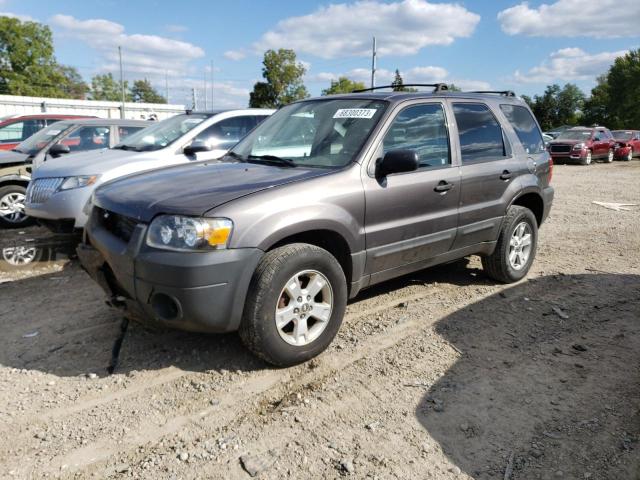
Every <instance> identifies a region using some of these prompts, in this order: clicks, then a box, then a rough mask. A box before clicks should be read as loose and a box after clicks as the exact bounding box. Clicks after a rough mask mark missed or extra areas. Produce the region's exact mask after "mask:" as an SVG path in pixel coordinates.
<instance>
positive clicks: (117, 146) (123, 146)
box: [113, 143, 133, 150]
mask: <svg viewBox="0 0 640 480" xmlns="http://www.w3.org/2000/svg"><path fill="white" fill-rule="evenodd" d="M113 148H114V149H116V148H117V149H118V150H133V147H130V146H129V145H126V144H124V143H119V144H118V145H116V146H115V147H113Z"/></svg>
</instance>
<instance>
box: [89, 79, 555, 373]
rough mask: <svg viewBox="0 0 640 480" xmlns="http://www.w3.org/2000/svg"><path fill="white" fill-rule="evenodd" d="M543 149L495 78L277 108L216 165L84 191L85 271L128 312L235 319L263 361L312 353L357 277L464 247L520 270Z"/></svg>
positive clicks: (500, 266)
mask: <svg viewBox="0 0 640 480" xmlns="http://www.w3.org/2000/svg"><path fill="white" fill-rule="evenodd" d="M551 174H552V163H551V161H550V158H549V154H548V152H547V151H546V149H545V146H544V141H543V139H542V134H541V132H540V129H539V127H538V124H537V123H536V120H535V119H534V117H533V115H532V113H531V111H530V110H529V108H528V107H527V106H526V104H525V103H524V102H523V101H521V100H520V99H519V98H517V97H516V96H515V95H513V93H511V92H495V93H487V92H484V93H454V92H448V91H447V90H446V85H437V86H436V88H435V90H434V91H433V92H431V93H402V92H393V93H379V92H366V93H356V94H347V95H336V96H328V97H322V98H316V99H309V100H303V101H300V102H296V103H293V104H290V105H287V106H285V107H283V108H281V109H280V110H278V111H277V112H276V113H275V114H273V116H271V117H270V118H268V119H267V120H265V121H264V122H263V123H261V124H260V125H259V126H258V127H256V128H255V129H254V130H253V131H252V132H251V133H250V134H249V135H248V136H247V137H245V138H244V139H243V140H241V141H240V142H239V143H238V144H237V145H236V146H235V147H233V148H232V149H231V150H230V151H229V152H228V154H227V155H226V156H224V157H223V158H222V159H221V161H203V162H197V163H194V164H191V165H187V166H178V167H171V168H165V169H161V170H156V171H154V172H148V173H145V174H139V175H134V176H129V177H127V178H123V179H120V180H117V181H114V182H111V183H108V184H105V185H103V186H102V187H100V188H98V189H97V191H96V192H95V193H94V195H93V196H92V204H91V205H92V206H91V213H90V218H89V221H88V223H87V225H86V229H85V237H84V242H83V243H82V244H81V245H80V246H79V248H78V254H79V256H80V259H81V262H82V264H83V266H84V267H85V269H86V270H87V271H88V272H89V273H90V275H91V276H92V277H93V278H94V279H95V280H96V281H97V282H98V283H99V284H100V285H101V286H102V287H103V288H104V289H105V290H106V291H107V293H108V295H109V296H110V297H111V303H112V304H114V305H117V306H121V307H123V308H125V309H126V311H127V312H128V314H129V316H130V317H132V318H139V319H143V320H152V321H156V322H160V323H162V324H165V325H168V326H171V327H174V328H180V329H187V330H192V331H204V332H227V331H234V330H239V332H240V336H241V338H242V339H243V342H244V343H245V345H246V346H247V347H248V348H249V349H250V350H252V351H253V352H254V353H256V354H257V355H259V356H260V357H262V358H263V359H265V360H267V361H268V362H270V363H273V364H275V365H280V366H286V365H293V364H297V363H300V362H303V361H305V360H308V359H310V358H312V357H314V356H315V355H318V354H319V353H320V352H322V351H323V350H324V349H325V348H326V347H327V346H328V345H329V344H330V342H331V341H332V339H333V338H334V336H335V335H336V333H337V331H338V329H339V327H340V324H341V322H342V318H343V315H344V312H345V307H346V304H347V300H348V299H349V298H353V297H354V296H356V295H357V293H358V292H359V291H360V290H362V289H363V288H366V287H369V286H371V285H374V284H377V283H380V282H383V281H385V280H388V279H391V278H394V277H398V276H400V275H404V274H407V273H410V272H414V271H416V270H420V269H423V268H426V267H429V266H432V265H436V264H440V263H444V262H450V261H452V260H455V259H458V258H461V257H465V256H468V255H480V256H481V257H482V263H483V266H484V269H485V270H486V272H487V274H488V275H489V276H490V277H492V278H494V279H496V280H498V281H501V282H515V281H518V280H520V279H521V278H523V277H524V276H525V275H526V274H527V272H528V270H529V268H530V266H531V264H532V262H533V259H534V256H535V253H536V246H537V241H538V228H539V226H540V225H541V224H542V222H543V221H544V220H545V218H546V217H547V215H548V214H549V210H550V208H551V203H552V200H553V188H552V187H551V186H550V185H549V182H550V180H551Z"/></svg>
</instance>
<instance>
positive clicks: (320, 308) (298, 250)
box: [239, 243, 347, 367]
mask: <svg viewBox="0 0 640 480" xmlns="http://www.w3.org/2000/svg"><path fill="white" fill-rule="evenodd" d="M346 306H347V282H346V279H345V275H344V272H343V271H342V267H341V266H340V264H339V263H338V261H337V260H336V259H335V257H333V255H331V254H330V253H329V252H327V251H326V250H324V249H322V248H320V247H316V246H315V245H309V244H305V243H294V244H291V245H285V246H283V247H279V248H276V249H274V250H271V251H269V252H267V253H266V254H265V256H264V257H263V259H262V260H261V261H260V263H259V264H258V267H257V268H256V271H255V273H254V275H253V278H252V280H251V284H250V286H249V294H248V295H247V299H246V302H245V307H244V313H243V316H242V323H241V324H240V331H239V333H240V338H241V339H242V342H243V343H244V345H245V346H246V347H247V348H248V349H249V350H251V351H252V352H253V353H254V354H256V355H257V356H259V357H260V358H262V359H264V360H266V361H267V362H269V363H271V364H273V365H277V366H280V367H287V366H291V365H297V364H299V363H302V362H305V361H307V360H310V359H311V358H313V357H315V356H317V355H319V354H320V353H321V352H322V351H324V350H325V349H326V348H327V347H328V346H329V344H330V343H331V341H332V340H333V338H334V337H335V336H336V334H337V333H338V330H339V328H340V325H341V324H342V318H343V317H344V312H345V309H346Z"/></svg>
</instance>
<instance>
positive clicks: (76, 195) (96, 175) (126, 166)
mask: <svg viewBox="0 0 640 480" xmlns="http://www.w3.org/2000/svg"><path fill="white" fill-rule="evenodd" d="M271 113H273V110H264V109H245V110H230V111H218V112H192V113H185V114H182V115H176V116H174V117H171V118H168V119H166V120H163V121H162V122H159V123H155V124H152V125H151V126H150V127H148V128H146V129H144V130H143V131H140V132H138V133H136V134H134V135H131V136H130V137H128V138H127V139H126V140H125V141H124V142H121V143H120V144H118V145H116V146H115V147H114V148H113V149H111V150H103V151H100V152H87V153H84V154H78V155H73V156H69V157H67V158H65V159H64V160H62V159H60V160H58V159H54V160H51V161H48V162H47V163H46V164H45V165H43V166H42V167H41V168H38V169H37V170H36V171H35V172H34V175H33V180H32V182H31V184H30V185H29V189H28V190H27V200H26V209H25V210H26V213H27V215H29V216H32V217H35V218H37V219H38V221H39V222H40V223H42V224H44V225H46V226H48V227H49V228H51V229H52V230H54V231H56V232H65V231H71V230H73V229H77V228H82V227H83V226H84V224H85V222H86V220H87V215H86V213H85V212H84V211H83V208H84V206H85V205H86V203H87V200H89V198H90V197H91V194H92V193H93V190H94V189H95V188H96V187H97V186H99V185H101V184H103V183H105V182H108V181H110V180H113V179H115V178H119V177H123V176H125V175H130V174H132V173H138V172H142V171H145V170H152V169H155V168H160V167H166V166H170V165H175V164H179V163H190V162H194V161H196V160H213V159H216V158H219V157H221V156H222V155H224V154H225V153H226V152H227V150H229V148H231V147H232V146H233V145H235V144H236V143H237V142H238V140H240V139H241V138H242V137H243V136H245V135H246V134H247V133H248V132H249V131H251V130H252V129H253V128H254V127H255V126H256V125H257V124H258V123H260V122H261V121H262V120H264V119H265V118H266V117H268V116H269V115H270V114H271ZM176 188H180V187H176Z"/></svg>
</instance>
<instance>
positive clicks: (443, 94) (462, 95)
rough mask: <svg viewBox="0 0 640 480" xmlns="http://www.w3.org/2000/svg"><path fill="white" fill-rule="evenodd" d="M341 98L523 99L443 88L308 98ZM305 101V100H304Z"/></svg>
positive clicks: (395, 101)
mask: <svg viewBox="0 0 640 480" xmlns="http://www.w3.org/2000/svg"><path fill="white" fill-rule="evenodd" d="M329 97H330V98H332V99H339V100H349V99H351V100H353V99H360V100H385V101H388V102H392V103H399V102H402V101H405V100H413V99H433V98H459V99H475V100H480V99H483V100H486V99H494V100H495V99H497V98H499V99H501V100H504V101H505V102H513V101H514V100H515V101H516V102H517V103H520V102H522V99H521V98H519V97H517V96H509V95H501V94H499V93H487V92H485V93H482V92H453V91H451V90H441V91H439V92H428V91H424V92H380V91H374V92H363V93H345V94H339V95H330V96H328V97H326V96H325V97H315V98H311V99H308V100H319V99H327V98H329ZM302 101H304V100H302Z"/></svg>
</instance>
